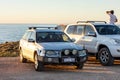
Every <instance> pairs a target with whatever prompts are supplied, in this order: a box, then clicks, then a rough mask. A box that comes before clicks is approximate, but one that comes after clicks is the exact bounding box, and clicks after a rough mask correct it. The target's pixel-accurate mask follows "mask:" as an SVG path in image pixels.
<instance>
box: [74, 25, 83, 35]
mask: <svg viewBox="0 0 120 80" xmlns="http://www.w3.org/2000/svg"><path fill="white" fill-rule="evenodd" d="M83 31H84V26H83V25H78V26H76V30H75V34H79V35H82V34H83Z"/></svg>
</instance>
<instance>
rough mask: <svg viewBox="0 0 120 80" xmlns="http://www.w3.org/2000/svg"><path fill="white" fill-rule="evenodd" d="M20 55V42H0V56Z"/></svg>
mask: <svg viewBox="0 0 120 80" xmlns="http://www.w3.org/2000/svg"><path fill="white" fill-rule="evenodd" d="M17 56H19V42H18V41H17V42H5V43H2V44H0V57H17Z"/></svg>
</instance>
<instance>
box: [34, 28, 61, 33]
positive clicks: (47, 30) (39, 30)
mask: <svg viewBox="0 0 120 80" xmlns="http://www.w3.org/2000/svg"><path fill="white" fill-rule="evenodd" d="M36 32H63V31H61V30H53V29H37V30H36Z"/></svg>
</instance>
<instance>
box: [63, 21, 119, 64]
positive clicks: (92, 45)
mask: <svg viewBox="0 0 120 80" xmlns="http://www.w3.org/2000/svg"><path fill="white" fill-rule="evenodd" d="M97 25H98V26H100V25H102V26H114V25H109V24H103V23H102V24H100V23H99V24H95V23H84V22H83V23H78V24H70V25H67V27H66V29H65V31H64V32H65V33H66V34H67V35H69V36H70V37H71V38H75V39H76V41H75V43H77V44H79V45H82V46H83V47H84V48H85V49H87V51H88V53H92V54H94V55H96V57H98V55H99V54H98V53H99V51H100V49H101V47H106V48H108V50H109V51H110V55H111V56H112V57H113V58H114V59H115V58H120V34H109V35H101V34H99V32H98V31H97V28H96V27H95V26H97ZM71 26H74V27H76V26H77V27H78V26H82V27H83V26H84V27H83V28H84V29H83V33H82V34H80V35H79V34H77V35H76V34H74V33H73V34H71V33H69V31H68V30H69V29H70V27H71ZM86 26H88V27H91V29H92V31H93V32H94V33H95V34H94V35H89V33H88V35H85V30H86V31H87V29H86ZM78 28H80V27H78ZM71 29H72V27H71ZM88 29H89V28H88ZM99 29H100V28H99ZM101 29H102V28H101ZM118 29H119V28H118ZM81 31H82V30H81ZM76 33H77V29H76ZM103 65H104V64H103Z"/></svg>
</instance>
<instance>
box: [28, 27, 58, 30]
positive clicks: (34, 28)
mask: <svg viewBox="0 0 120 80" xmlns="http://www.w3.org/2000/svg"><path fill="white" fill-rule="evenodd" d="M38 28H41V29H58V27H40V26H39V27H28V29H38Z"/></svg>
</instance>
